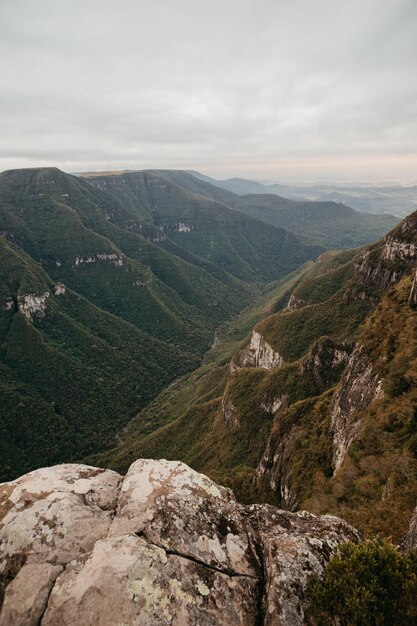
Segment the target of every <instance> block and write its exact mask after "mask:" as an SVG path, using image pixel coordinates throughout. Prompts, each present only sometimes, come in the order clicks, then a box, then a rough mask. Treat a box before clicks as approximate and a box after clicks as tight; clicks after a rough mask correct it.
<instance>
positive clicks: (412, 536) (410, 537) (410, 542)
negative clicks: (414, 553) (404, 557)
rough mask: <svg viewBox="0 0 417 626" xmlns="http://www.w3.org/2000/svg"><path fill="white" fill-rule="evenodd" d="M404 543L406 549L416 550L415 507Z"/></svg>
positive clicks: (416, 516) (416, 513)
mask: <svg viewBox="0 0 417 626" xmlns="http://www.w3.org/2000/svg"><path fill="white" fill-rule="evenodd" d="M404 543H405V547H407V548H417V507H416V508H415V509H414V512H413V515H412V516H411V519H410V523H409V526H408V533H407V536H406V538H405V542H404Z"/></svg>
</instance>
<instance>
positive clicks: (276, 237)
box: [88, 170, 322, 282]
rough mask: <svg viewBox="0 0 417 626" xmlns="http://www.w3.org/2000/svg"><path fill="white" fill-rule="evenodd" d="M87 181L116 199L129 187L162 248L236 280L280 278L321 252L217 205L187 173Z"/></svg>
mask: <svg viewBox="0 0 417 626" xmlns="http://www.w3.org/2000/svg"><path fill="white" fill-rule="evenodd" d="M115 179H116V182H114V180H115ZM88 180H89V182H90V183H91V184H93V185H95V186H97V187H98V188H100V189H104V190H106V191H111V192H112V193H114V194H117V196H118V197H119V198H120V199H123V198H124V197H125V196H126V193H127V191H126V190H127V189H128V190H134V193H135V197H136V201H137V202H138V203H139V204H140V206H143V207H145V208H146V211H147V212H148V214H149V215H151V216H152V223H153V224H154V225H155V226H156V227H157V228H158V229H159V230H160V231H161V232H162V233H163V234H164V238H163V240H162V241H161V242H160V243H159V246H160V247H162V248H164V249H166V250H168V251H170V252H175V253H176V254H178V255H180V256H182V258H187V257H185V256H184V254H187V255H188V254H190V253H191V254H193V255H195V256H197V257H200V258H202V259H204V260H205V261H206V262H209V263H212V264H214V265H216V266H219V267H221V268H222V269H223V270H225V271H227V272H228V273H230V274H232V275H233V276H234V277H236V278H238V279H240V280H244V281H249V282H253V281H271V280H276V279H279V278H281V277H282V276H284V275H285V274H287V273H289V272H291V271H292V270H294V269H295V268H296V267H298V266H299V265H301V264H302V263H304V262H305V261H307V260H309V259H312V258H314V257H315V256H317V254H319V253H320V252H321V251H322V248H321V247H320V246H313V245H310V244H308V243H307V244H302V243H300V242H299V241H298V239H297V238H296V236H294V235H293V234H291V233H289V232H288V231H287V230H285V229H283V228H280V227H273V228H271V226H270V225H268V224H266V223H265V222H264V221H263V220H260V219H258V218H256V217H251V216H246V215H244V214H242V212H238V211H235V210H234V209H232V208H230V207H229V206H226V205H225V204H222V203H220V202H218V201H217V200H215V199H214V197H213V196H210V195H207V194H209V193H210V190H214V191H216V188H215V187H214V188H213V187H212V186H211V185H206V184H205V183H203V182H201V181H198V180H197V179H195V178H193V177H192V176H191V175H189V174H187V173H185V172H184V173H181V172H168V173H166V172H164V171H163V170H162V171H161V172H159V171H158V172H153V171H144V172H128V173H122V174H120V175H112V176H96V177H93V176H90V177H89V178H88ZM173 181H175V182H173ZM177 183H179V184H177ZM180 185H181V186H180ZM201 187H203V188H201ZM207 187H208V190H207ZM191 189H193V191H191ZM197 190H198V192H197ZM203 193H205V194H206V195H203ZM181 249H183V250H184V253H182V252H181Z"/></svg>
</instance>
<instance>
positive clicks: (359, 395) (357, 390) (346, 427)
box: [330, 345, 382, 472]
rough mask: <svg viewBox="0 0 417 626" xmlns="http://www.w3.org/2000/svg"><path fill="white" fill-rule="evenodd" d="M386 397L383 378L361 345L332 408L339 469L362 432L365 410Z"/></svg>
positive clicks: (332, 425) (353, 357)
mask: <svg viewBox="0 0 417 626" xmlns="http://www.w3.org/2000/svg"><path fill="white" fill-rule="evenodd" d="M381 397H382V380H381V378H380V376H379V375H378V373H377V372H375V371H374V369H373V367H372V364H371V363H370V362H369V359H368V358H367V356H366V354H364V352H363V350H362V348H361V346H360V345H357V346H356V348H355V350H354V352H353V353H352V356H351V357H350V359H349V363H348V365H347V368H346V370H345V371H344V373H343V376H342V380H341V382H340V385H339V386H338V388H337V390H336V393H335V394H334V398H333V401H332V404H331V407H330V434H331V436H332V439H333V455H332V465H333V468H334V471H335V472H336V471H337V470H338V469H339V468H340V466H341V465H342V463H343V460H344V458H345V456H346V453H347V451H348V449H349V446H350V444H351V443H352V441H353V440H354V439H355V437H356V436H357V434H358V431H359V428H360V425H361V412H363V411H364V410H365V409H367V408H368V406H369V405H370V403H371V402H372V401H373V400H376V399H378V398H381Z"/></svg>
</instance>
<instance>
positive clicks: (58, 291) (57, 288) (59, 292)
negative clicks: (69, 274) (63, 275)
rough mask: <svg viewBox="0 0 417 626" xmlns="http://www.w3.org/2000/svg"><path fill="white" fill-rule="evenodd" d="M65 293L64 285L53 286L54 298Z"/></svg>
mask: <svg viewBox="0 0 417 626" xmlns="http://www.w3.org/2000/svg"><path fill="white" fill-rule="evenodd" d="M65 291H66V287H65V285H64V283H57V284H56V285H55V289H54V293H55V295H56V296H64V295H65Z"/></svg>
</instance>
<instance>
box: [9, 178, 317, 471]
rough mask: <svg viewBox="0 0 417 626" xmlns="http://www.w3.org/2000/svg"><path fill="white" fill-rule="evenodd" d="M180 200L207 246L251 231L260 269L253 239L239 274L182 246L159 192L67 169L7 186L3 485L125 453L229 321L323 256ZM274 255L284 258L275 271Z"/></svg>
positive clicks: (204, 204)
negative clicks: (224, 230) (132, 191)
mask: <svg viewBox="0 0 417 626" xmlns="http://www.w3.org/2000/svg"><path fill="white" fill-rule="evenodd" d="M145 180H146V182H147V184H148V183H149V184H150V185H152V181H154V179H153V178H152V176H151V177H150V178H149V177H148V176H146V177H145ZM158 180H159V179H158ZM173 189H174V191H177V189H178V199H179V201H181V202H182V204H181V207H182V211H183V213H184V212H188V213H189V214H192V213H193V211H194V213H195V214H198V216H199V237H200V241H204V238H208V237H211V238H213V237H214V236H215V232H216V231H215V225H216V224H217V223H218V222H219V219H220V214H221V215H222V218H223V220H227V219H228V220H229V222H230V231H233V228H234V227H235V228H236V231H239V230H240V228H241V224H244V225H245V227H246V228H247V230H248V231H252V232H250V237H248V238H250V242H251V245H252V248H251V254H252V257H251V262H252V264H249V263H246V261H245V260H242V259H241V257H240V256H239V254H238V250H237V248H238V247H239V246H242V247H243V245H244V243H243V242H245V241H246V240H245V238H244V236H243V235H241V237H240V239H239V237H238V236H237V235H236V236H235V235H234V234H233V233H232V232H231V234H230V235H228V240H229V242H230V246H229V249H228V251H227V253H225V254H226V256H227V257H228V259H229V260H230V265H232V269H233V271H235V274H236V276H234V275H232V273H230V272H227V271H226V270H225V269H224V267H222V266H221V257H220V255H219V254H213V255H210V254H209V253H207V254H206V253H205V252H204V251H203V254H202V255H201V256H198V255H197V254H196V253H195V252H194V251H193V245H189V246H187V247H188V249H187V247H184V246H182V245H180V244H181V243H182V242H181V240H179V243H177V242H176V241H175V231H172V233H171V230H170V229H169V228H164V227H163V225H162V224H161V220H159V219H155V209H156V204H155V202H156V201H155V194H154V193H153V192H150V193H148V194H147V195H146V194H145V193H144V192H143V194H142V196H141V198H139V200H140V202H139V201H138V200H137V199H135V202H134V203H133V202H132V203H131V204H129V203H128V202H125V201H121V200H119V199H118V198H117V197H116V196H115V195H112V194H110V193H108V192H106V191H103V190H102V189H99V188H97V187H96V186H93V185H91V184H90V183H89V182H88V180H84V179H81V178H77V177H74V176H70V175H68V174H65V173H63V172H61V171H59V170H57V169H56V168H41V169H27V170H12V171H8V172H4V173H2V174H1V175H0V233H1V235H2V237H1V238H0V244H1V279H2V280H1V304H0V312H1V314H0V318H1V336H0V369H1V376H0V384H1V387H2V398H3V402H2V407H1V419H0V423H1V428H2V448H1V457H0V458H1V459H2V461H1V463H0V473H1V477H0V480H1V479H2V478H5V479H6V478H10V477H11V476H14V475H16V474H19V473H22V472H24V471H26V470H29V469H32V468H33V467H36V466H38V465H41V464H45V463H53V462H57V461H61V460H71V459H74V458H79V457H80V456H83V455H86V454H89V453H91V452H96V451H99V450H103V449H106V448H107V447H109V446H111V445H114V438H115V436H116V432H117V431H118V430H120V429H121V428H123V427H124V426H125V425H126V423H127V422H128V421H129V420H130V419H131V418H132V417H133V416H134V415H135V414H136V413H137V412H138V410H140V409H141V408H143V407H144V406H145V405H146V404H147V403H149V401H150V400H151V399H153V398H154V397H155V396H156V395H157V394H158V392H159V391H161V389H162V388H163V387H164V386H166V385H167V384H169V383H170V382H171V381H172V380H173V379H174V378H176V377H178V376H179V375H181V374H183V373H184V372H187V371H190V370H191V369H193V368H195V367H196V366H197V365H198V363H199V362H200V360H201V358H202V356H203V354H204V352H205V351H206V350H207V348H208V347H209V346H210V345H211V343H212V342H213V337H214V332H215V329H216V328H217V326H218V325H219V323H221V322H223V321H224V320H225V319H228V318H230V317H231V316H233V315H235V314H236V313H238V312H239V311H240V310H241V309H242V308H243V307H244V306H246V305H248V304H249V303H250V302H251V301H252V300H253V299H254V297H257V294H258V295H259V293H260V292H261V291H262V290H263V289H265V286H264V283H266V281H268V280H270V279H274V278H276V277H279V276H282V275H284V274H285V273H286V272H288V271H289V269H293V268H295V267H297V266H299V265H300V264H301V263H302V262H303V261H304V260H305V259H307V258H313V257H314V256H315V254H316V249H315V248H314V247H309V246H306V245H304V244H301V243H299V242H298V240H297V239H296V238H295V237H294V236H293V235H291V234H289V233H285V231H283V230H282V229H270V228H269V227H268V226H267V225H266V224H264V223H263V222H260V221H258V220H254V219H252V218H246V217H243V218H242V216H241V215H240V214H239V213H237V212H234V211H233V210H232V209H228V208H225V209H224V210H223V207H220V208H219V207H217V205H215V203H214V202H212V201H211V200H210V199H207V200H206V199H205V198H203V197H200V196H196V198H194V195H192V194H188V195H187V193H188V192H187V193H186V192H183V191H182V189H179V188H177V187H176V186H175V185H173ZM142 191H143V190H142ZM145 191H146V190H145ZM135 198H136V196H135ZM187 203H188V204H187ZM138 207H139V208H140V207H141V210H139V208H138ZM211 210H213V216H212V215H211V214H209V215H207V214H208V213H209V212H210V211H211ZM149 211H151V212H149ZM164 211H165V214H167V212H168V208H166V209H164ZM222 211H223V213H221V212H222ZM149 215H152V219H151V218H149ZM175 219H176V218H175ZM233 219H235V224H234V225H233ZM206 225H207V232H208V233H209V234H207V233H206V232H205V231H204V229H205V228H206ZM171 234H172V237H171ZM219 237H220V235H219ZM232 240H233V241H235V242H236V249H234V248H233V247H232V243H231V242H232ZM223 241H224V242H225V241H226V235H225V236H224V239H223ZM199 246H200V247H203V248H204V246H203V244H199ZM265 246H267V247H268V246H269V249H272V247H274V246H275V248H276V250H275V251H272V252H271V265H268V266H266V265H265V270H264V271H262V261H261V259H264V258H265V254H266V251H265V249H264V247H265ZM194 247H195V245H194ZM248 256H250V255H248ZM287 257H288V258H287ZM213 259H214V260H213ZM214 261H216V262H214ZM233 263H234V265H233ZM241 266H242V267H244V269H245V271H239V267H241ZM239 274H241V275H245V278H248V280H247V281H242V280H241V278H240V277H238V275H239Z"/></svg>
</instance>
